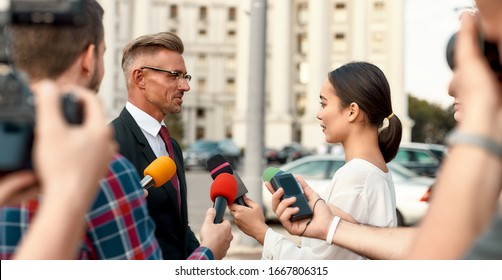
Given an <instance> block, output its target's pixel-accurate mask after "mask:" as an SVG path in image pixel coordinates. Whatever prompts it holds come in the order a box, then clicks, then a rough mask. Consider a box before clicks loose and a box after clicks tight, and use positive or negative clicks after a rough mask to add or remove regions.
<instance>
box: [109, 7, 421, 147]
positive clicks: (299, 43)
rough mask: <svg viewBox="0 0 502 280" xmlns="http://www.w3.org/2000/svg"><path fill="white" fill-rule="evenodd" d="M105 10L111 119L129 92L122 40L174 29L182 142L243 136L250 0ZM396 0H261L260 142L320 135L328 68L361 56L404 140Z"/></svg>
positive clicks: (320, 139)
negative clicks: (385, 93)
mask: <svg viewBox="0 0 502 280" xmlns="http://www.w3.org/2000/svg"><path fill="white" fill-rule="evenodd" d="M100 2H101V4H102V5H103V8H104V9H105V36H106V38H105V39H106V43H107V52H106V55H105V63H106V65H105V67H106V75H105V78H104V80H103V84H102V86H101V91H102V92H103V94H101V96H102V98H103V99H104V101H105V104H106V106H107V108H108V112H109V118H110V119H112V118H114V117H115V116H117V115H118V113H119V111H120V109H121V108H122V107H123V106H124V104H125V102H126V100H127V91H126V89H125V82H124V78H123V74H122V71H121V68H120V61H121V55H122V49H123V47H124V46H125V44H126V43H127V42H128V41H130V40H132V39H134V38H136V37H138V36H140V35H142V34H147V33H155V32H160V31H173V32H176V33H177V34H178V35H179V36H180V37H181V39H182V40H183V42H184V44H185V53H184V57H185V62H186V65H187V68H188V72H189V73H190V74H191V75H192V77H193V78H192V81H191V83H190V87H191V90H190V91H189V92H188V93H186V95H185V97H184V103H183V105H184V110H183V113H182V122H183V126H184V139H183V143H184V144H185V145H189V144H190V143H193V142H194V141H196V140H197V139H201V138H206V139H223V138H232V139H234V141H235V142H236V143H237V144H238V145H239V146H241V147H245V145H246V143H245V141H246V117H247V113H246V111H247V107H246V106H247V100H248V94H247V92H248V87H249V77H248V68H249V65H250V64H249V63H252V61H253V59H254V58H250V57H249V34H250V23H249V22H250V5H251V1H243V0H141V1H139V0H100ZM403 2H404V1H402V0H268V6H267V37H266V38H267V50H266V83H265V88H266V90H265V91H266V92H265V101H264V103H265V104H263V106H264V112H265V115H264V123H265V127H264V137H265V139H264V142H265V145H266V146H267V147H272V148H281V147H282V146H284V145H287V144H290V143H291V142H299V143H301V144H302V145H304V146H305V147H308V148H314V147H317V146H319V145H321V144H322V143H324V135H323V134H322V132H321V129H320V128H319V123H318V121H317V119H316V113H317V110H318V108H319V90H320V88H321V85H322V83H323V82H324V80H325V79H326V77H327V73H328V72H329V71H331V70H332V69H335V68H336V67H338V66H340V65H342V64H345V63H347V62H350V61H356V60H365V61H369V62H371V63H374V64H376V65H378V66H379V67H380V68H381V69H382V71H383V72H384V73H385V74H386V76H387V78H388V80H389V83H390V86H391V89H392V99H393V100H392V101H393V107H394V110H395V113H396V114H397V115H398V116H399V117H400V119H401V121H402V122H403V128H404V131H403V141H409V140H410V139H411V125H412V122H411V121H410V119H409V117H408V114H407V112H408V107H407V106H408V105H407V96H406V94H405V92H404V36H403V35H404V34H403V32H404V3H403Z"/></svg>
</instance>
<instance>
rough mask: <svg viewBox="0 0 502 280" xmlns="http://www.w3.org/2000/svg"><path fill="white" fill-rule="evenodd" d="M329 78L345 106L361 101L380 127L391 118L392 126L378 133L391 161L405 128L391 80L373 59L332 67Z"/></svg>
mask: <svg viewBox="0 0 502 280" xmlns="http://www.w3.org/2000/svg"><path fill="white" fill-rule="evenodd" d="M328 78H329V82H330V83H331V85H332V86H333V88H334V89H335V92H336V95H337V96H338V97H339V98H340V104H341V107H342V108H346V107H348V106H349V105H350V103H352V102H355V103H357V104H358V105H359V107H360V108H361V110H363V111H364V112H365V113H366V115H367V116H368V119H369V122H370V123H371V124H372V125H373V126H375V127H377V128H380V127H382V125H383V123H384V120H385V119H388V120H389V126H388V127H387V128H384V129H382V130H381V131H379V133H378V146H379V147H380V151H381V152H382V155H383V157H384V159H385V162H389V161H391V160H392V159H393V158H394V157H395V156H396V154H397V150H398V149H399V144H400V143H401V136H402V132H403V129H402V126H401V121H400V120H399V118H398V117H397V116H396V115H394V114H393V110H392V103H391V95H390V87H389V82H388V81H387V78H385V75H384V74H383V72H382V70H380V68H378V67H377V66H375V65H373V64H371V63H367V62H351V63H348V64H345V65H343V66H341V67H340V68H337V69H335V70H333V71H331V72H330V73H329V74H328Z"/></svg>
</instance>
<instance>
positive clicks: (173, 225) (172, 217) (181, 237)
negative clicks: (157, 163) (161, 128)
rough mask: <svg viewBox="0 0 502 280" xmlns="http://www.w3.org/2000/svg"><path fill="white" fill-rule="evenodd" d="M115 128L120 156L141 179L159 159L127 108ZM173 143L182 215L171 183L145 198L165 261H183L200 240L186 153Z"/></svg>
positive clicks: (114, 121)
mask: <svg viewBox="0 0 502 280" xmlns="http://www.w3.org/2000/svg"><path fill="white" fill-rule="evenodd" d="M112 126H113V127H114V129H115V138H116V140H117V142H118V143H119V145H120V154H122V155H123V156H124V157H126V158H127V159H129V160H130V161H131V162H132V163H133V164H134V166H135V167H136V169H137V170H138V173H139V174H140V178H142V177H143V171H144V170H145V168H146V167H147V166H148V165H149V164H150V163H151V162H152V161H154V160H155V159H156V156H155V154H154V153H153V150H152V148H151V147H150V145H149V144H148V141H147V140H146V138H145V136H144V135H143V132H142V131H141V128H140V127H139V126H138V124H137V123H136V121H135V120H134V118H133V117H132V116H131V114H130V113H129V112H128V111H127V110H126V109H125V108H124V109H122V112H121V113H120V116H119V117H117V118H116V119H115V120H113V122H112ZM171 139H172V138H171ZM172 144H173V149H174V154H175V155H174V158H175V163H176V167H177V168H176V173H177V175H178V179H179V187H180V191H181V213H180V211H179V210H178V203H177V194H176V191H175V189H174V187H173V185H172V183H171V181H169V182H167V183H166V184H164V185H163V186H161V187H159V188H155V187H152V188H150V189H149V190H148V192H149V194H148V196H147V198H146V199H147V203H148V212H149V213H150V216H151V217H152V219H153V221H154V222H155V226H156V228H155V236H156V237H157V240H158V242H159V245H160V248H161V250H162V255H163V258H164V259H178V260H184V259H186V258H187V257H188V256H189V255H190V254H191V253H192V252H193V251H194V250H195V249H196V248H197V247H198V246H199V241H198V240H197V238H196V237H195V235H194V234H193V232H192V230H191V229H190V227H189V225H188V215H187V188H186V179H185V168H184V166H183V153H182V151H181V148H180V146H179V144H178V142H176V140H174V139H172Z"/></svg>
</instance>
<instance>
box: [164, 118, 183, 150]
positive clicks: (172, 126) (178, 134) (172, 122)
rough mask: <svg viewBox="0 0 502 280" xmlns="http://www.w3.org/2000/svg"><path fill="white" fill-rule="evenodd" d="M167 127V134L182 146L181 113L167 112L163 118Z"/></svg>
mask: <svg viewBox="0 0 502 280" xmlns="http://www.w3.org/2000/svg"><path fill="white" fill-rule="evenodd" d="M164 122H165V123H166V126H167V128H168V129H169V135H171V137H172V138H174V139H176V141H178V143H179V144H180V145H181V146H182V147H181V148H183V122H182V119H181V114H169V115H166V117H165V118H164Z"/></svg>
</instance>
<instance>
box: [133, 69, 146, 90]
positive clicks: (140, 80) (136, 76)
mask: <svg viewBox="0 0 502 280" xmlns="http://www.w3.org/2000/svg"><path fill="white" fill-rule="evenodd" d="M131 80H132V83H133V84H135V85H136V86H137V87H138V88H140V89H144V88H145V75H143V71H141V70H140V69H135V70H133V72H132V74H131Z"/></svg>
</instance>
